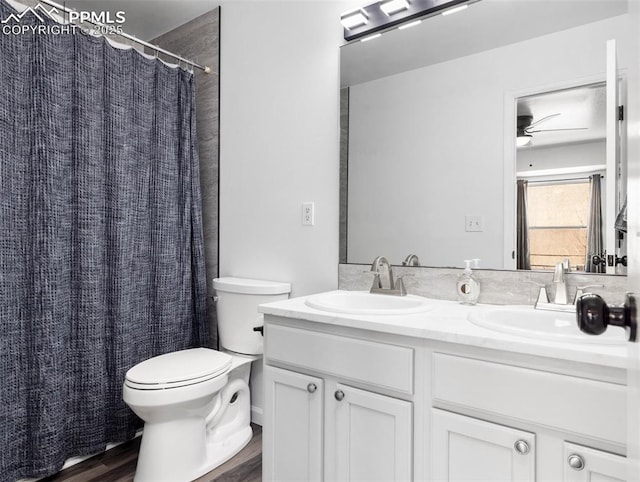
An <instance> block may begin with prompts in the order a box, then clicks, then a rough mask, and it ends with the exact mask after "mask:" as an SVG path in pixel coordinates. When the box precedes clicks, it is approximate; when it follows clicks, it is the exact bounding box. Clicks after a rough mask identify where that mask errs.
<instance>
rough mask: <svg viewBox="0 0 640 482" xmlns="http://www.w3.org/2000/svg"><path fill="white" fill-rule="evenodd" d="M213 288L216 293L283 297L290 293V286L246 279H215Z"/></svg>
mask: <svg viewBox="0 0 640 482" xmlns="http://www.w3.org/2000/svg"><path fill="white" fill-rule="evenodd" d="M213 287H214V288H215V289H216V290H217V291H224V292H227V293H242V294H248V295H283V294H287V293H291V285H290V284H289V283H283V282H280V281H265V280H257V279H246V278H232V277H227V278H216V279H214V280H213Z"/></svg>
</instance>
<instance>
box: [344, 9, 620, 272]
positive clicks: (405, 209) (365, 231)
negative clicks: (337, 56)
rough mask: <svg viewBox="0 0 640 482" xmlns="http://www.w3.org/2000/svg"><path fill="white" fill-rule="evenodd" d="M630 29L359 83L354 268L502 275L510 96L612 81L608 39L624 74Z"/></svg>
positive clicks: (610, 27)
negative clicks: (473, 223)
mask: <svg viewBox="0 0 640 482" xmlns="http://www.w3.org/2000/svg"><path fill="white" fill-rule="evenodd" d="M626 32H628V24H627V16H626V15H625V16H621V17H614V18H612V19H608V20H604V21H601V22H596V23H592V24H588V25H585V26H582V27H578V28H575V29H570V30H566V31H562V32H558V33H555V34H551V35H547V36H544V37H539V38H536V39H532V40H528V41H525V42H520V43H517V44H512V45H509V46H506V47H502V48H499V49H494V50H490V51H486V52H482V53H479V54H475V55H471V56H467V57H462V58H459V59H455V60H452V61H449V62H444V63H441V64H437V65H433V66H429V67H425V68H422V69H417V70H413V71H410V72H405V73H403V74H398V75H395V76H390V77H386V78H384V79H379V80H376V81H372V82H368V83H364V84H360V85H356V86H353V87H352V88H351V91H350V113H349V115H350V129H349V143H350V145H349V236H348V243H349V245H348V249H347V254H348V260H349V262H363V263H364V262H370V261H371V260H372V259H373V258H374V257H375V256H377V255H381V254H383V255H386V256H388V257H389V258H390V260H391V261H392V262H393V263H400V262H401V261H402V259H404V257H405V256H406V255H407V254H409V253H416V254H418V255H419V257H420V259H421V261H422V263H423V264H425V265H432V266H462V265H463V263H462V260H463V259H467V258H481V259H482V260H483V261H482V263H481V266H482V267H493V268H501V267H502V266H503V253H504V252H505V250H508V252H510V251H511V250H512V249H514V247H513V246H507V247H505V246H504V233H503V230H504V228H503V226H504V202H503V195H504V188H503V183H504V180H503V177H504V176H503V158H504V111H505V106H504V102H505V94H506V93H507V92H514V91H523V90H526V89H536V88H538V87H540V88H542V87H544V86H549V85H552V84H557V83H561V82H568V81H572V80H576V79H581V78H591V77H593V76H598V75H602V80H604V71H605V58H606V48H605V42H606V40H607V39H610V38H618V50H619V54H618V60H619V65H620V66H621V67H626V66H627V65H628V58H629V57H628V39H627V38H626ZM507 182H515V181H514V180H507ZM514 211H515V208H514ZM465 215H473V216H483V218H484V232H481V233H477V232H465V222H464V221H465Z"/></svg>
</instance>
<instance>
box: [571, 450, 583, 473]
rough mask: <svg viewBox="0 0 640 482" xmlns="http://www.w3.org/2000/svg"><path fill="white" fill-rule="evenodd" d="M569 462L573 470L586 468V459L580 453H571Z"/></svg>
mask: <svg viewBox="0 0 640 482" xmlns="http://www.w3.org/2000/svg"><path fill="white" fill-rule="evenodd" d="M567 462H569V467H571V468H572V469H573V470H582V469H584V459H583V458H582V457H580V456H579V455H578V454H571V455H569V458H568V459H567Z"/></svg>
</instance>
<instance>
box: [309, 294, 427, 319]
mask: <svg viewBox="0 0 640 482" xmlns="http://www.w3.org/2000/svg"><path fill="white" fill-rule="evenodd" d="M305 303H306V305H307V306H310V307H311V308H315V309H316V310H322V311H329V312H331V313H344V314H348V315H408V314H412V313H421V312H424V311H429V310H431V309H433V306H432V305H431V304H430V303H429V300H427V299H426V298H423V297H421V296H414V295H406V296H393V295H380V294H373V293H369V292H368V291H332V292H330V293H322V294H319V295H315V296H311V297H309V298H308V299H307V300H306V301H305Z"/></svg>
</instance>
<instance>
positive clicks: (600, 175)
mask: <svg viewBox="0 0 640 482" xmlns="http://www.w3.org/2000/svg"><path fill="white" fill-rule="evenodd" d="M593 176H599V177H600V179H603V178H604V176H603V175H602V174H593ZM522 179H524V180H525V181H527V182H528V183H529V184H536V183H543V182H546V183H553V182H557V183H562V182H565V181H588V180H589V179H591V176H586V177H570V178H560V179H538V180H536V181H529V180H528V179H526V178H522Z"/></svg>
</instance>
